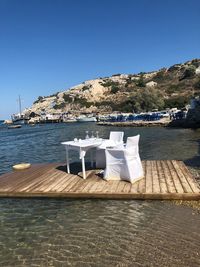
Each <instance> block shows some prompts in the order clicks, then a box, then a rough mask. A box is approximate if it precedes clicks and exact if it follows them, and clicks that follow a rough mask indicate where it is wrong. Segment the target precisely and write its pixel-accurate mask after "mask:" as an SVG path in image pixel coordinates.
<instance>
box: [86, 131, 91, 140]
mask: <svg viewBox="0 0 200 267" xmlns="http://www.w3.org/2000/svg"><path fill="white" fill-rule="evenodd" d="M85 134H86V135H85V139H89V138H90V137H89V134H88V131H85Z"/></svg>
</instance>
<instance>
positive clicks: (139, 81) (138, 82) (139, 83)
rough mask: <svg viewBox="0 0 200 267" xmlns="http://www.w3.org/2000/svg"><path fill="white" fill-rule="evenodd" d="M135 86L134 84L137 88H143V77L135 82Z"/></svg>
mask: <svg viewBox="0 0 200 267" xmlns="http://www.w3.org/2000/svg"><path fill="white" fill-rule="evenodd" d="M135 84H136V85H137V86H138V87H145V86H146V84H145V81H144V78H143V76H141V77H140V78H139V80H136V82H135Z"/></svg>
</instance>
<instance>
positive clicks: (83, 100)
mask: <svg viewBox="0 0 200 267" xmlns="http://www.w3.org/2000/svg"><path fill="white" fill-rule="evenodd" d="M74 104H79V105H80V106H81V107H86V108H89V107H91V106H94V105H95V104H94V102H88V101H87V99H86V98H79V97H77V96H76V97H75V98H74Z"/></svg>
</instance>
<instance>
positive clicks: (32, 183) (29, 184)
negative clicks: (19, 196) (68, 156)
mask: <svg viewBox="0 0 200 267" xmlns="http://www.w3.org/2000/svg"><path fill="white" fill-rule="evenodd" d="M54 167H55V166H54V165H53V166H52V167H51V168H50V166H49V168H44V172H43V173H42V174H41V175H39V174H38V173H37V174H36V175H35V176H36V178H34V179H30V180H28V181H25V183H22V184H20V185H19V187H18V188H16V189H15V190H19V191H27V190H33V189H34V188H35V187H37V186H39V185H40V184H41V183H42V182H44V181H45V180H47V179H48V178H49V176H50V175H51V174H53V173H54Z"/></svg>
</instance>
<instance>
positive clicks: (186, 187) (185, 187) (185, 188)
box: [171, 160, 192, 193]
mask: <svg viewBox="0 0 200 267" xmlns="http://www.w3.org/2000/svg"><path fill="white" fill-rule="evenodd" d="M171 163H172V165H173V166H174V170H175V171H176V173H177V176H178V178H179V181H180V183H181V186H182V188H183V191H184V192H185V193H190V192H192V189H191V187H190V185H189V184H188V182H187V180H186V179H185V176H184V175H183V174H182V172H181V169H180V168H179V165H178V164H177V161H176V160H172V161H171ZM180 193H181V192H180Z"/></svg>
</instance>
